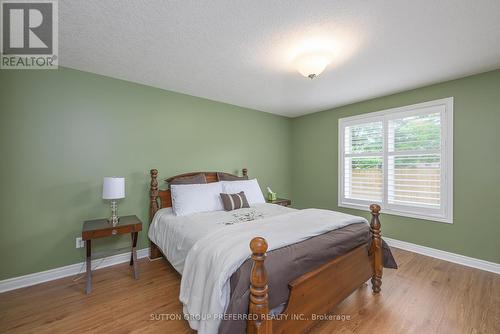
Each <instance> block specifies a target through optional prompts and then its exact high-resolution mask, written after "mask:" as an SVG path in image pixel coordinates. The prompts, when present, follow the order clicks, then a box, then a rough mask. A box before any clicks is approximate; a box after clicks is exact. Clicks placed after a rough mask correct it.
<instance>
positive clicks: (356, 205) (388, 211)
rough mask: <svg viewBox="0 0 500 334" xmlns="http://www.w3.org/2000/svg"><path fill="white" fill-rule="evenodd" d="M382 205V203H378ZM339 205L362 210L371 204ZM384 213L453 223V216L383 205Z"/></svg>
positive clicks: (365, 209)
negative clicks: (406, 210) (425, 213)
mask: <svg viewBox="0 0 500 334" xmlns="http://www.w3.org/2000/svg"><path fill="white" fill-rule="evenodd" d="M377 204H379V205H380V203H377ZM338 206H339V207H342V208H349V209H357V210H362V211H368V212H369V211H370V208H369V204H368V205H365V204H355V203H341V202H339V203H338ZM380 212H381V213H382V214H384V213H387V214H390V215H395V216H401V217H409V218H417V219H423V220H428V221H433V222H438V223H445V224H453V217H438V216H431V215H424V214H418V213H414V212H404V211H396V210H391V209H386V208H384V207H382V210H380Z"/></svg>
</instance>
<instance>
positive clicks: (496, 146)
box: [292, 70, 500, 263]
mask: <svg viewBox="0 0 500 334" xmlns="http://www.w3.org/2000/svg"><path fill="white" fill-rule="evenodd" d="M332 94H335V92H332ZM449 96H453V97H454V98H455V99H454V147H453V148H454V170H453V172H454V194H453V196H454V223H453V224H445V223H437V222H431V221H425V220H420V219H412V218H405V217H400V216H392V215H381V221H382V232H383V235H385V236H388V237H391V238H395V239H399V240H404V241H407V242H411V243H415V244H419V245H423V246H428V247H432V248H436V249H441V250H445V251H449V252H453V253H458V254H463V255H466V256H470V257H474V258H479V259H484V260H488V261H493V262H497V263H500V241H499V240H498V238H499V237H500V223H499V219H500V218H499V216H500V213H499V211H498V205H499V203H500V202H499V198H500V195H499V194H500V174H499V166H500V70H496V71H493V72H488V73H484V74H479V75H475V76H471V77H467V78H463V79H459V80H453V81H449V82H445V83H441V84H437V85H432V86H427V87H424V88H419V89H415V90H411V91H407V92H403V93H399V94H394V95H390V96H386V97H381V98H376V99H373V100H368V101H364V102H360V103H355V104H351V105H348V106H344V107H340V108H335V109H332V110H327V111H323V112H319V113H314V114H311V115H306V116H303V117H298V118H295V119H293V120H292V146H293V156H292V180H293V183H292V184H293V186H292V192H293V195H294V196H293V199H294V203H295V205H296V206H297V207H301V208H305V207H311V206H312V207H321V208H328V209H333V210H339V211H343V212H347V213H352V214H356V215H362V216H365V217H368V216H369V213H368V212H365V211H360V210H351V209H346V208H339V207H338V206H337V189H338V177H337V174H338V170H337V169H338V168H337V166H338V164H337V162H338V119H339V118H342V117H347V116H353V115H357V114H362V113H367V112H372V111H378V110H384V109H387V108H392V107H399V106H405V105H409V104H414V103H418V102H424V101H429V100H434V99H440V98H444V97H449Z"/></svg>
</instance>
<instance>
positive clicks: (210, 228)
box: [149, 204, 367, 334]
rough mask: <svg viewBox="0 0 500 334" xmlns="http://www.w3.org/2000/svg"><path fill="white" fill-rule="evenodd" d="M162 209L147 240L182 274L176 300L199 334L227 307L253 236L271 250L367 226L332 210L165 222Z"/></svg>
mask: <svg viewBox="0 0 500 334" xmlns="http://www.w3.org/2000/svg"><path fill="white" fill-rule="evenodd" d="M164 210H167V209H164ZM243 210H246V211H243ZM161 211H162V210H159V211H158V213H157V215H155V217H154V219H153V223H152V226H151V227H150V231H149V236H150V238H151V240H152V241H153V242H154V243H155V244H156V245H158V246H159V247H160V248H161V249H162V251H163V253H164V254H165V256H166V257H167V259H168V260H169V261H170V262H171V263H172V265H173V266H174V267H175V268H176V270H177V271H179V272H182V280H181V291H180V296H179V299H180V301H181V302H182V303H183V305H184V313H185V314H186V315H187V318H188V319H189V320H188V321H189V325H190V326H191V328H193V329H195V330H198V332H199V333H201V334H212V333H213V334H215V333H217V331H218V327H219V323H220V319H221V316H222V315H223V314H224V312H225V310H226V308H227V305H228V304H229V298H230V285H229V279H230V277H231V275H232V274H233V273H234V272H235V271H236V270H237V269H238V268H239V266H241V264H242V263H243V262H244V261H245V260H246V259H247V258H248V257H249V256H250V255H251V253H250V248H249V243H250V240H251V239H252V238H253V237H256V236H261V237H264V238H265V239H266V240H267V242H268V245H269V248H268V250H269V251H271V250H274V249H277V248H280V247H284V246H287V245H290V244H294V243H297V242H300V241H303V240H305V239H308V238H311V237H314V236H316V235H320V234H323V233H327V232H329V231H332V230H335V229H339V228H342V227H344V226H347V225H349V224H354V223H359V222H366V223H367V221H366V219H364V218H361V217H356V216H351V215H347V214H343V213H340V212H335V211H328V210H320V209H306V210H294V209H290V208H284V207H280V206H277V205H269V204H261V205H258V206H255V207H253V208H250V209H242V210H236V211H232V212H210V213H204V214H196V215H191V216H187V217H175V218H182V219H180V220H178V219H174V218H172V216H170V218H168V219H165V215H166V216H167V217H168V211H163V212H161ZM235 214H236V215H235ZM170 215H171V214H170ZM238 215H239V216H238ZM162 216H163V219H162ZM252 216H253V217H252ZM246 218H256V219H255V220H252V221H245V220H246ZM228 223H229V224H228ZM176 252H177V254H174V253H176Z"/></svg>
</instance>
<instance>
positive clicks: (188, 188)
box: [170, 182, 224, 216]
mask: <svg viewBox="0 0 500 334" xmlns="http://www.w3.org/2000/svg"><path fill="white" fill-rule="evenodd" d="M170 191H171V194H172V210H173V211H174V214H175V215H176V216H186V215H190V214H193V213H197V212H208V211H219V210H224V206H223V205H222V199H221V198H220V193H221V192H223V191H222V184H221V183H220V182H213V183H204V184H172V185H171V186H170Z"/></svg>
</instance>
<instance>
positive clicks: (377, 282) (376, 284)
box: [370, 204, 383, 293]
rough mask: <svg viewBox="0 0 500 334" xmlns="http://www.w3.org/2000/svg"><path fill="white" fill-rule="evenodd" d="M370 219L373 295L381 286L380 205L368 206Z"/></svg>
mask: <svg viewBox="0 0 500 334" xmlns="http://www.w3.org/2000/svg"><path fill="white" fill-rule="evenodd" d="M370 211H371V213H372V219H371V222H370V231H371V232H372V244H371V248H370V251H371V253H372V254H373V275H372V280H371V281H372V290H373V293H379V292H380V287H381V285H382V268H383V263H382V238H381V237H380V220H379V219H378V216H379V214H380V205H378V204H372V205H370Z"/></svg>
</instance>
